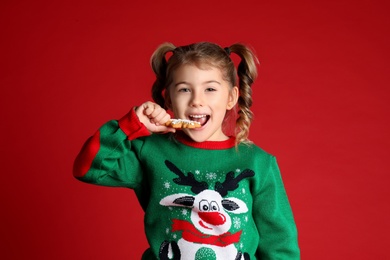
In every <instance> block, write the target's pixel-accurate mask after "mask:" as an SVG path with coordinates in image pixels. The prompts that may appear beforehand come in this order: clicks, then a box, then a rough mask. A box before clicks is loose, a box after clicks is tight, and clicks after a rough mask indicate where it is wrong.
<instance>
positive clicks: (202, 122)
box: [188, 115, 210, 126]
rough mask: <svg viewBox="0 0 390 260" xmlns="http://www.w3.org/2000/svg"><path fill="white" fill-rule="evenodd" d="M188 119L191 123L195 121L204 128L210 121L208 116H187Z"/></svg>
mask: <svg viewBox="0 0 390 260" xmlns="http://www.w3.org/2000/svg"><path fill="white" fill-rule="evenodd" d="M188 118H189V119H190V120H193V121H197V122H199V123H200V125H201V126H204V125H205V124H206V123H207V122H208V121H209V119H210V116H209V115H189V116H188Z"/></svg>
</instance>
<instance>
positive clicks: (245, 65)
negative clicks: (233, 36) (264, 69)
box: [229, 43, 258, 143]
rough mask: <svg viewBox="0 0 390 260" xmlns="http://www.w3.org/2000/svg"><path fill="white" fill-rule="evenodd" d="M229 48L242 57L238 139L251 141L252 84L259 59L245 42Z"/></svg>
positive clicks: (238, 72)
mask: <svg viewBox="0 0 390 260" xmlns="http://www.w3.org/2000/svg"><path fill="white" fill-rule="evenodd" d="M229 49H230V51H231V52H234V53H236V54H237V55H238V56H239V57H240V58H241V61H240V63H239V64H238V66H237V75H238V80H239V82H238V87H239V91H240V96H239V98H238V102H237V103H238V118H237V120H236V141H237V143H240V142H249V141H248V135H249V127H250V125H251V123H252V120H253V112H252V111H251V109H250V108H251V106H252V89H251V86H252V84H253V82H254V81H255V79H256V77H257V68H256V63H258V60H257V58H256V56H255V54H254V53H253V52H252V50H251V49H250V48H248V47H247V46H245V45H243V44H240V43H236V44H233V45H232V46H230V47H229Z"/></svg>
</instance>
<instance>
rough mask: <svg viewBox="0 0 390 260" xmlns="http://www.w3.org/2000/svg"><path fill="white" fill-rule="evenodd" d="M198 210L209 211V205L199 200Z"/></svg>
mask: <svg viewBox="0 0 390 260" xmlns="http://www.w3.org/2000/svg"><path fill="white" fill-rule="evenodd" d="M199 210H200V211H209V203H208V202H207V200H201V201H200V202H199Z"/></svg>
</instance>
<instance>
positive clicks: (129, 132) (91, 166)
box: [73, 102, 175, 188]
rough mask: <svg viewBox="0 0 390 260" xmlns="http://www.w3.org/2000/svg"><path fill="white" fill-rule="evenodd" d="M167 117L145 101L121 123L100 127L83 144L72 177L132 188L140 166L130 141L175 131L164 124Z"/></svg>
mask: <svg viewBox="0 0 390 260" xmlns="http://www.w3.org/2000/svg"><path fill="white" fill-rule="evenodd" d="M169 119H170V116H169V114H168V113H167V112H166V111H165V110H164V109H162V108H161V107H160V106H159V105H157V104H155V103H152V102H146V103H144V104H142V105H141V106H139V107H138V108H136V109H132V110H131V111H130V112H129V113H128V114H127V115H125V116H124V117H123V118H121V119H120V120H118V121H116V120H112V121H110V122H108V123H106V124H105V125H103V126H102V127H101V128H100V129H99V130H98V131H97V132H96V133H95V134H94V135H93V136H92V137H90V138H89V139H88V140H87V142H86V143H85V144H84V146H83V148H82V149H81V151H80V153H79V155H78V156H77V158H76V160H75V163H74V167H73V175H74V176H75V177H76V178H77V179H79V180H81V181H85V182H89V183H93V184H99V185H105V186H124V187H130V188H134V187H135V186H136V185H137V184H138V183H139V182H140V181H141V180H140V178H141V176H142V172H141V165H140V163H139V161H138V159H137V152H138V150H137V147H135V146H134V142H133V140H135V139H137V138H139V137H142V136H147V135H150V132H163V131H165V132H169V131H171V132H174V131H175V129H173V128H169V127H166V126H165V125H163V124H164V123H165V122H166V121H168V120H169Z"/></svg>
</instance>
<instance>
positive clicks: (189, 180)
mask: <svg viewBox="0 0 390 260" xmlns="http://www.w3.org/2000/svg"><path fill="white" fill-rule="evenodd" d="M165 165H166V166H167V167H168V169H169V170H171V171H172V172H173V173H174V174H176V175H177V176H179V178H176V179H173V181H174V182H175V183H176V184H179V185H185V186H190V187H191V191H192V192H193V193H195V194H199V193H200V192H202V191H204V190H207V189H208V185H207V183H206V182H205V181H202V182H199V181H197V180H196V179H195V177H194V174H192V173H191V172H189V173H188V174H187V176H185V175H184V173H183V172H182V171H180V170H179V168H177V167H176V165H174V164H173V163H171V162H170V161H168V160H166V161H165Z"/></svg>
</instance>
